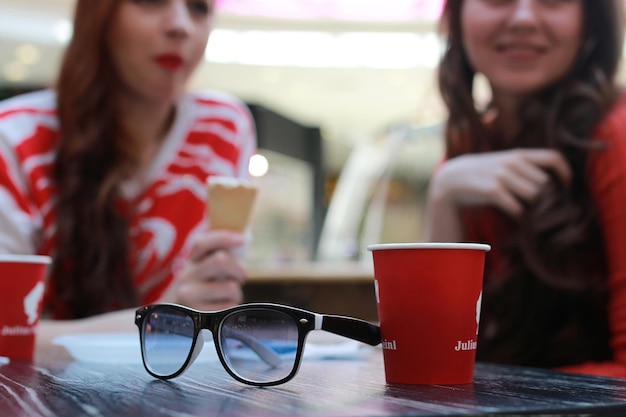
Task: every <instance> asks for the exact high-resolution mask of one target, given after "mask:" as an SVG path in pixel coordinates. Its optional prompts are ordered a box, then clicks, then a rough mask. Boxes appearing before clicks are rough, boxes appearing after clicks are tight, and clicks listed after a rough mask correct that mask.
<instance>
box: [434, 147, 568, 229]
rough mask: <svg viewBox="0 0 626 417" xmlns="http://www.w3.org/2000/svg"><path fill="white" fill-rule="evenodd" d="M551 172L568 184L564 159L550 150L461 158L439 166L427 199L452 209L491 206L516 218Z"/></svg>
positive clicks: (462, 156)
mask: <svg viewBox="0 0 626 417" xmlns="http://www.w3.org/2000/svg"><path fill="white" fill-rule="evenodd" d="M550 173H552V174H553V175H554V176H556V178H558V179H559V180H560V181H562V182H563V184H566V185H567V184H569V182H570V181H571V177H572V171H571V169H570V166H569V164H568V162H567V160H566V159H565V158H564V157H563V155H562V154H561V153H560V152H558V151H555V150H552V149H512V150H507V151H499V152H488V153H481V154H468V155H461V156H459V157H456V158H453V159H450V160H448V161H446V162H445V163H444V164H443V165H442V166H441V167H440V169H439V171H438V172H437V173H436V175H435V176H434V178H433V180H432V182H431V189H430V193H429V200H430V199H432V200H434V201H438V202H439V204H445V205H451V206H452V207H454V208H459V207H461V206H468V205H490V206H495V207H498V208H500V209H501V210H503V211H504V212H506V213H508V214H509V215H510V216H513V217H517V216H519V215H520V214H521V213H522V212H523V211H524V208H525V207H526V206H527V205H528V204H531V203H532V202H533V201H535V199H536V198H537V197H538V196H539V193H540V192H541V189H542V188H543V187H544V185H545V184H546V183H547V182H548V181H550V180H551V178H553V176H552V175H550ZM439 204H438V205H439Z"/></svg>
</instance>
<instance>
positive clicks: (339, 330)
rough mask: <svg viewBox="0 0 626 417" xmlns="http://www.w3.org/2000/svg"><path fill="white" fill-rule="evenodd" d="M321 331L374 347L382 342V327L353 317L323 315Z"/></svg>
mask: <svg viewBox="0 0 626 417" xmlns="http://www.w3.org/2000/svg"><path fill="white" fill-rule="evenodd" d="M321 329H322V330H326V331H327V332H330V333H334V334H337V335H339V336H344V337H349V338H350V339H354V340H358V341H359V342H363V343H367V344H368V345H372V346H376V345H378V344H379V343H380V342H381V339H380V327H378V326H376V325H375V324H372V323H368V322H366V321H364V320H359V319H355V318H352V317H344V316H333V315H322V326H321Z"/></svg>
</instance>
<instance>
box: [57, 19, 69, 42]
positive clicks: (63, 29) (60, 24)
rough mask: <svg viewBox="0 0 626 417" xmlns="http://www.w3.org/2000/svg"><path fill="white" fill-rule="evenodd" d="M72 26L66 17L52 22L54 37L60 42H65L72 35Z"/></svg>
mask: <svg viewBox="0 0 626 417" xmlns="http://www.w3.org/2000/svg"><path fill="white" fill-rule="evenodd" d="M73 31H74V27H73V25H72V22H70V21H69V20H67V19H62V20H58V21H57V22H56V23H55V24H54V38H55V39H56V40H57V41H59V42H60V43H63V44H64V43H67V42H68V41H69V40H70V38H71V37H72V32H73Z"/></svg>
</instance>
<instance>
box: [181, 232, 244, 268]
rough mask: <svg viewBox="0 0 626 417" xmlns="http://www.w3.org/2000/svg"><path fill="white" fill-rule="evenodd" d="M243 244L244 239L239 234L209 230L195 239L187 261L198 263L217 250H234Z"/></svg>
mask: <svg viewBox="0 0 626 417" xmlns="http://www.w3.org/2000/svg"><path fill="white" fill-rule="evenodd" d="M244 244H245V238H244V236H243V234H241V233H237V232H232V231H230V230H211V231H210V232H208V233H203V234H201V235H199V236H198V237H197V238H196V240H195V242H194V244H193V247H192V248H191V254H190V257H189V259H190V260H191V261H198V260H200V259H202V258H204V257H205V256H207V255H208V254H210V253H211V252H214V251H216V250H218V249H235V248H238V247H241V246H243V245H244Z"/></svg>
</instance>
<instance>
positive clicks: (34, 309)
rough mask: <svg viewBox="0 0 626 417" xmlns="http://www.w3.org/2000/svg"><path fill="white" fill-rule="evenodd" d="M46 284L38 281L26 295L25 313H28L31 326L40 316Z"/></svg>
mask: <svg viewBox="0 0 626 417" xmlns="http://www.w3.org/2000/svg"><path fill="white" fill-rule="evenodd" d="M43 291H44V285H43V283H42V282H38V283H37V285H35V287H34V288H33V289H32V290H30V292H29V293H28V294H27V295H26V297H24V314H26V317H27V322H28V325H29V326H32V325H33V324H35V322H36V321H37V318H38V317H39V303H40V302H41V299H42V297H43Z"/></svg>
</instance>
